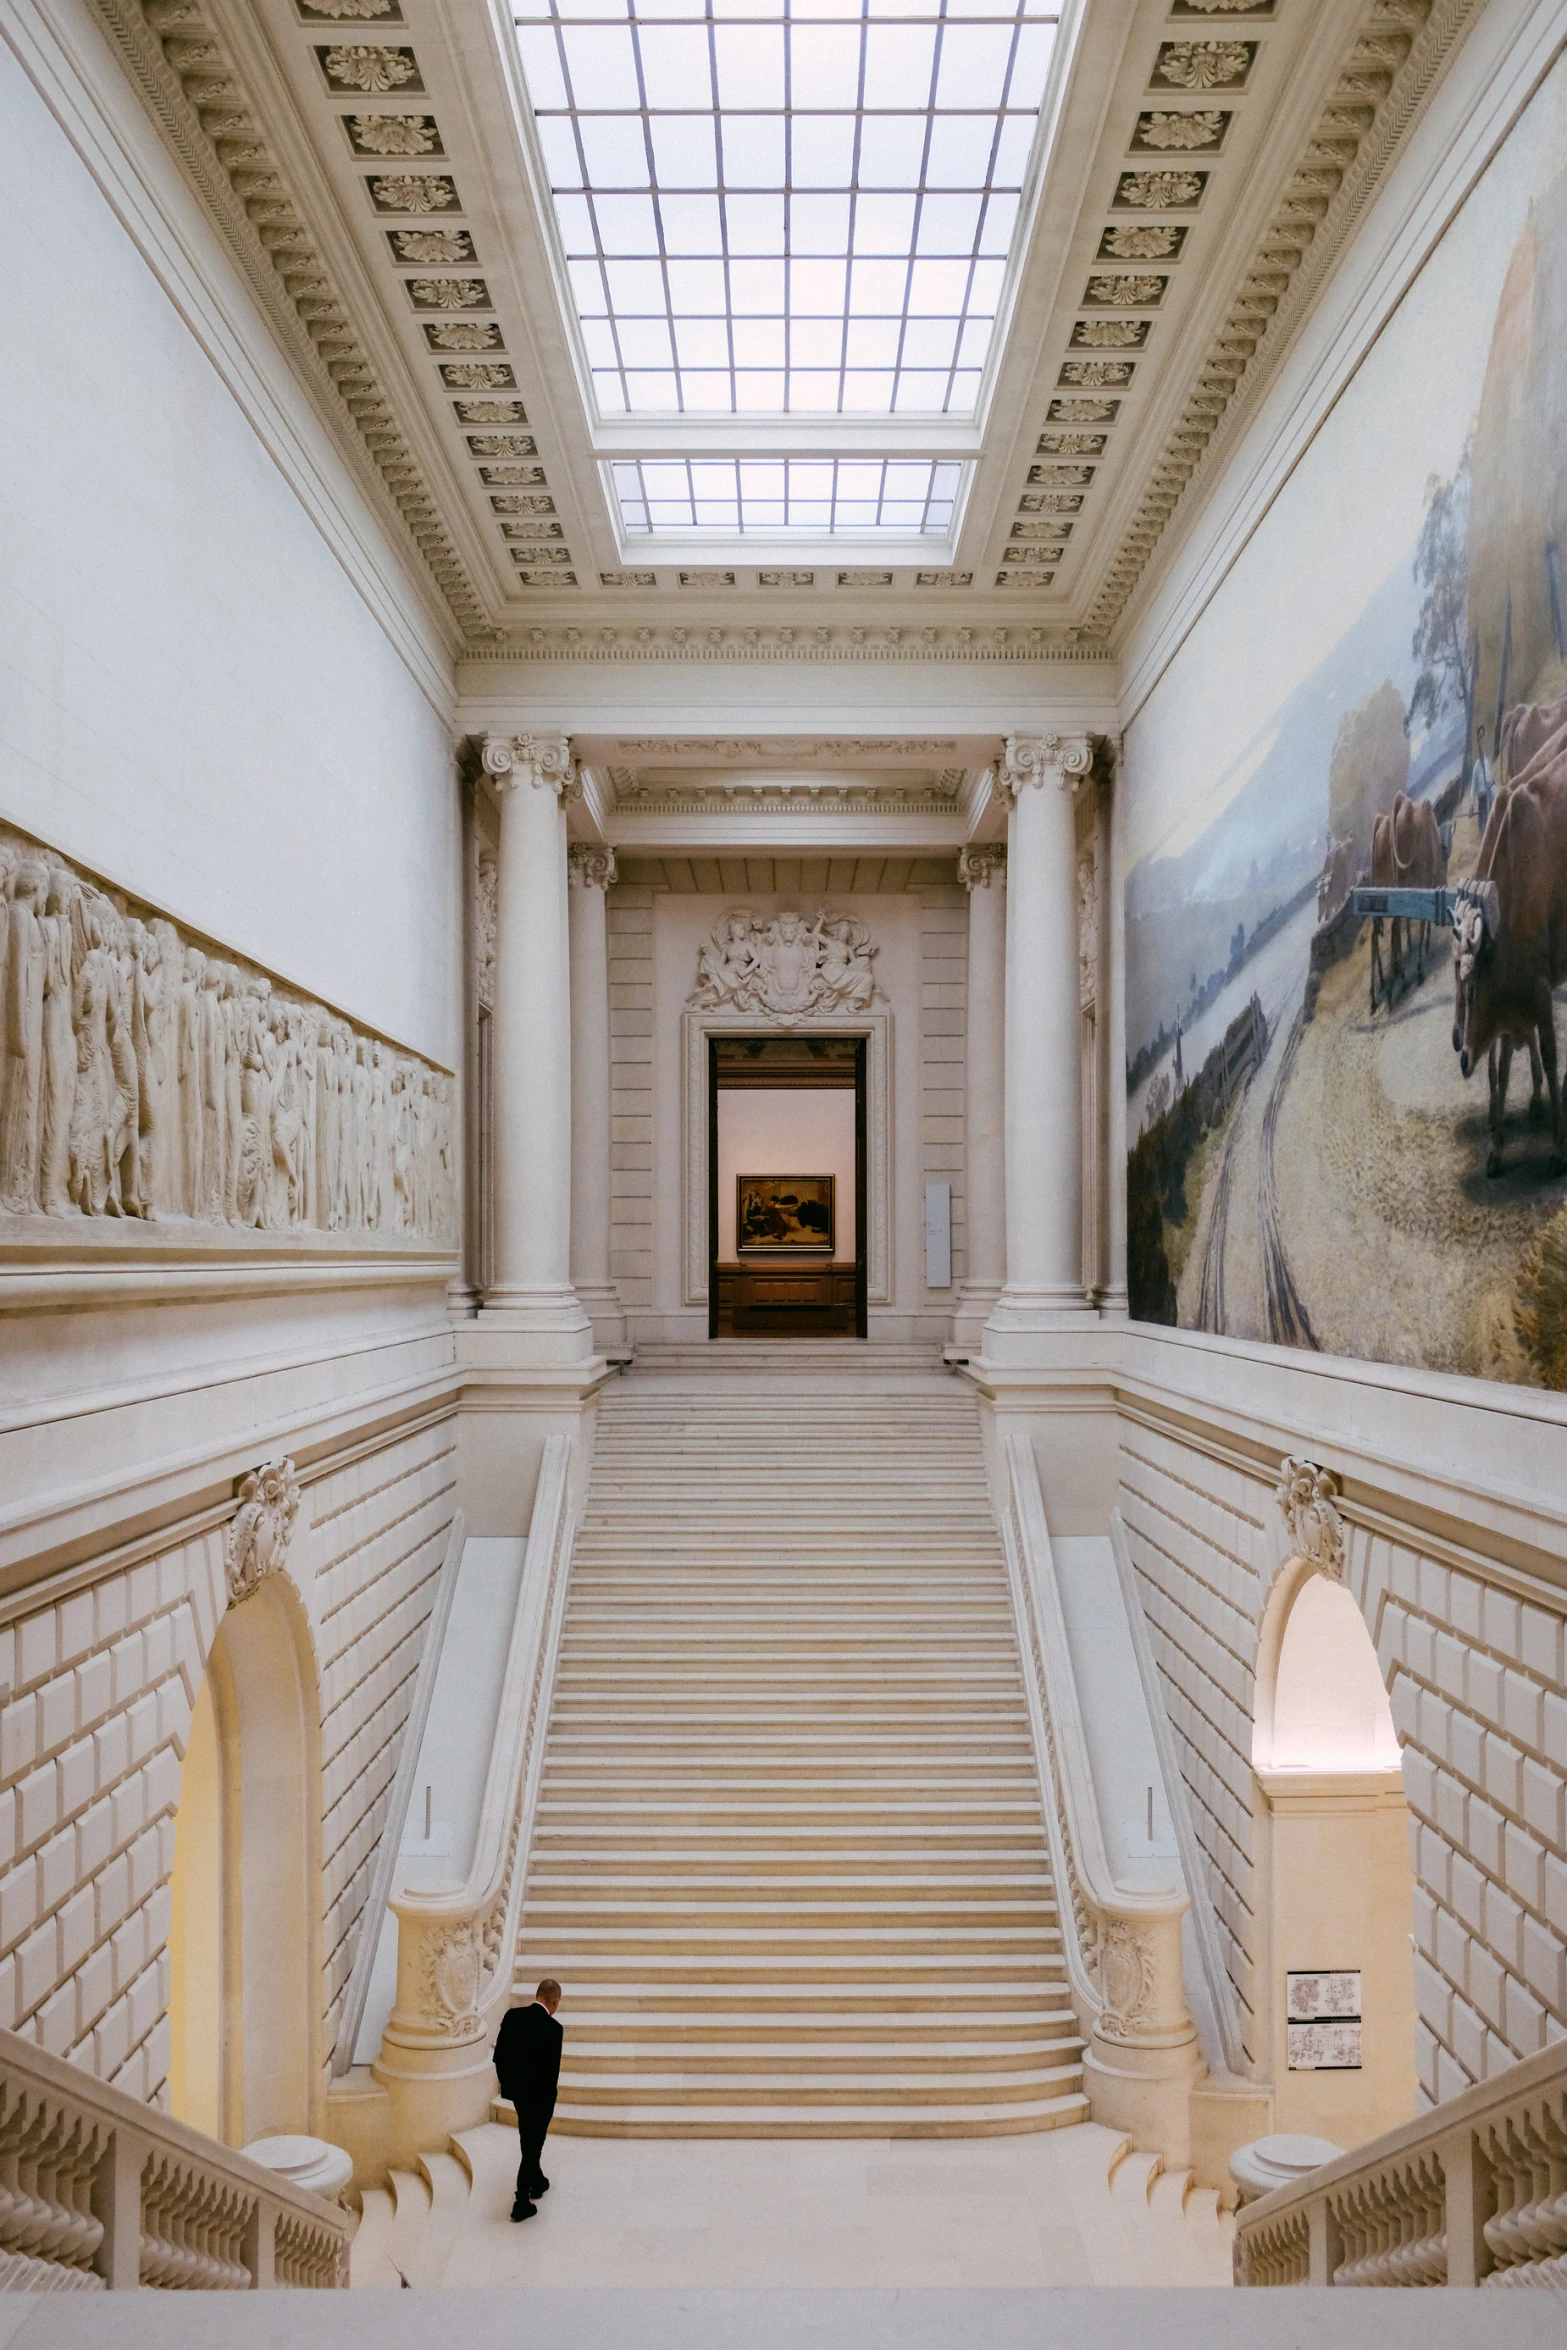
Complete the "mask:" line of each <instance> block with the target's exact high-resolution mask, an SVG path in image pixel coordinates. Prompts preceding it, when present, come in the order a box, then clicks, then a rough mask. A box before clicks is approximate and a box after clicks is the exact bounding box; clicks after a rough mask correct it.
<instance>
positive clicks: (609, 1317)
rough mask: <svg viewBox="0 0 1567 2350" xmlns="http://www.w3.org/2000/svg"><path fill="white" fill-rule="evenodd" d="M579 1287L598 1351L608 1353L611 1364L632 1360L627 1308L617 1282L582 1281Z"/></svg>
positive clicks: (598, 1352) (595, 1350) (584, 1310)
mask: <svg viewBox="0 0 1567 2350" xmlns="http://www.w3.org/2000/svg"><path fill="white" fill-rule="evenodd" d="M576 1286H577V1296H578V1297H579V1299H580V1300H581V1302H582V1310H583V1312H584V1313H585V1314H586V1315H587V1317H588V1320H589V1322H590V1323H591V1324H592V1326H593V1350H594V1352H595V1354H601V1355H606V1356H607V1357H608V1358H609V1360H610V1361H611V1362H612V1363H629V1362H630V1360H631V1356H632V1346H631V1341H630V1339H629V1338H628V1337H627V1336H626V1309H625V1307H624V1306H623V1305H622V1304H621V1302H620V1292H619V1290H618V1289H617V1288H616V1287H615V1284H614V1282H613V1281H579V1282H578V1283H577V1285H576Z"/></svg>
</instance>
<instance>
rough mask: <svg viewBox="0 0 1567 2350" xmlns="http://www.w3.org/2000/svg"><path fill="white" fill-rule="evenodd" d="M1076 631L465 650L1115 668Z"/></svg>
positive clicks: (836, 634)
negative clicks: (1043, 663) (1049, 663)
mask: <svg viewBox="0 0 1567 2350" xmlns="http://www.w3.org/2000/svg"><path fill="white" fill-rule="evenodd" d="M1078 640H1079V631H1078V630H1077V629H1075V628H1068V629H1053V630H1052V629H1044V628H1026V629H1017V628H1006V627H996V628H968V627H963V628H925V629H921V630H920V631H919V632H918V634H917V635H915V634H913V633H912V632H911V631H909V630H907V629H898V628H894V629H887V630H883V631H882V632H881V633H880V634H879V635H878V634H876V633H875V632H873V631H872V630H870V629H868V628H832V629H828V628H817V629H812V630H811V631H810V632H809V633H808V634H807V633H806V632H804V631H800V632H796V631H795V630H793V629H765V630H764V629H756V628H701V629H687V628H667V627H666V628H648V627H632V628H579V627H571V626H568V627H562V628H530V629H529V630H528V632H527V635H526V638H523V637H518V638H516V639H514V640H511V641H507V642H494V643H491V644H488V645H468V646H465V647H464V648H463V656H462V657H463V659H464V661H465V662H466V661H519V660H522V661H659V662H668V661H735V662H742V661H912V662H920V661H1005V662H1027V661H1072V662H1080V661H1084V662H1091V663H1094V664H1099V665H1108V664H1110V663H1111V662H1112V661H1113V660H1114V658H1115V656H1114V655H1113V654H1112V653H1111V651H1110V650H1109V648H1108V646H1106V645H1104V644H1088V643H1083V642H1079V641H1078Z"/></svg>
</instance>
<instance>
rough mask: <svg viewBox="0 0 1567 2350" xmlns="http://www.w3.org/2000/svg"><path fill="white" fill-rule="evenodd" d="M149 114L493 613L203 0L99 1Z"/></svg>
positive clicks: (414, 513)
mask: <svg viewBox="0 0 1567 2350" xmlns="http://www.w3.org/2000/svg"><path fill="white" fill-rule="evenodd" d="M95 6H96V8H97V12H98V15H99V17H100V19H101V21H102V22H103V24H104V25H105V26H106V28H107V30H108V32H109V35H110V37H111V39H112V41H113V43H114V45H115V47H116V48H117V50H118V51H119V54H120V56H121V59H122V60H123V62H124V64H125V66H126V68H127V71H128V73H129V76H130V79H131V82H132V84H133V86H134V87H135V89H136V91H137V93H138V95H139V96H140V98H141V101H142V104H143V105H144V106H145V108H146V109H147V112H148V114H149V115H150V116H151V118H152V120H153V122H154V123H155V125H156V126H157V128H158V130H159V131H160V133H161V134H162V136H163V138H164V139H165V141H166V142H167V144H168V145H169V146H170V147H171V148H172V150H173V152H174V154H175V155H176V156H177V157H178V159H179V161H180V162H181V163H182V164H183V166H184V168H185V170H186V172H187V174H188V175H189V177H190V178H191V180H192V181H193V182H194V184H195V186H196V189H197V192H198V194H199V195H200V196H201V198H202V201H203V203H204V205H205V207H206V209H207V212H208V214H209V215H210V217H211V218H212V220H213V221H214V223H215V224H216V226H217V228H218V230H219V232H220V234H221V235H222V237H223V238H224V241H225V242H226V244H227V245H228V247H229V250H230V253H231V254H232V256H233V258H234V259H235V261H236V262H237V263H238V265H239V269H240V272H241V275H242V276H243V277H244V279H245V282H246V284H247V285H248V286H249V287H250V289H251V291H252V293H253V294H254V295H255V296H256V297H257V299H258V301H259V302H260V304H261V307H262V310H263V312H264V313H265V315H266V317H267V319H268V321H269V323H270V324H271V326H272V327H273V329H274V331H275V333H276V334H277V337H278V340H279V342H280V343H281V345H282V347H283V350H284V351H285V352H286V353H287V354H288V356H289V358H290V359H291V360H292V361H293V363H294V365H295V366H296V367H297V368H298V369H299V371H300V372H301V374H302V375H303V376H304V378H305V380H306V381H307V382H308V383H309V384H310V385H311V387H312V389H313V390H314V392H315V393H316V394H317V400H318V405H319V407H320V408H321V411H322V413H323V415H324V416H325V418H326V419H327V421H328V422H329V424H330V425H331V426H332V427H333V429H334V431H335V434H336V437H337V439H338V441H339V443H340V444H341V446H342V447H343V449H344V453H345V455H346V456H347V457H348V459H349V461H350V464H351V465H352V467H353V470H354V473H355V475H356V476H357V477H358V478H359V479H360V480H361V481H362V482H364V483H365V484H366V486H367V487H368V488H369V489H370V490H371V494H372V496H373V497H374V498H375V502H376V504H377V505H378V506H379V507H380V508H381V509H382V511H383V513H384V514H385V515H386V516H387V518H388V519H389V520H391V521H392V522H393V524H394V527H395V525H396V523H398V522H400V523H401V524H402V526H403V527H404V528H405V529H406V530H407V531H408V532H409V533H410V534H411V536H412V538H413V541H414V544H415V546H416V548H417V550H418V553H419V555H420V557H421V558H422V559H423V562H424V564H425V566H426V567H427V569H428V571H429V573H430V575H431V577H432V578H433V580H434V581H435V584H436V586H437V588H438V589H439V591H440V594H441V596H442V599H443V600H444V602H445V603H446V605H447V607H448V609H449V610H450V611H451V613H452V615H453V618H454V619H455V620H456V622H457V624H458V626H459V628H460V629H461V630H462V631H463V633H464V635H465V636H470V637H472V636H487V635H489V634H491V633H492V624H491V621H490V618H489V615H488V613H487V612H486V610H485V607H484V605H483V603H482V601H481V599H480V597H479V595H478V593H477V591H476V589H475V588H474V585H473V582H472V580H471V579H470V577H469V575H468V573H467V571H466V569H465V568H464V566H463V564H462V562H461V560H460V559H459V557H458V555H457V552H456V549H455V547H454V545H453V542H452V539H451V537H450V535H449V533H448V531H447V530H446V528H445V526H444V524H443V523H442V521H441V517H440V510H439V507H438V505H437V502H436V499H435V497H434V496H433V494H432V492H431V489H430V485H429V483H428V482H427V481H426V479H425V476H424V473H423V471H422V469H421V467H420V465H419V462H418V459H417V458H416V457H415V455H414V452H413V449H412V448H411V446H410V444H409V442H408V440H407V438H406V436H405V435H404V434H403V432H402V430H401V429H400V427H399V425H398V422H397V418H396V415H395V413H394V410H393V407H392V403H391V401H390V399H389V398H388V397H387V395H386V393H385V392H384V390H383V389H382V387H381V385H380V383H379V382H378V380H377V377H376V372H375V369H374V367H373V365H372V363H371V360H370V358H369V355H368V353H367V352H366V350H365V347H364V345H363V343H362V341H361V339H360V338H359V336H358V335H357V334H356V333H355V331H354V328H353V325H352V322H351V319H350V316H349V311H348V306H347V303H346V300H345V298H344V296H343V293H342V291H341V288H340V287H339V286H338V285H337V284H336V282H335V281H334V279H333V277H332V275H331V273H330V271H329V269H328V267H327V264H326V261H325V259H324V257H323V254H322V251H321V246H320V241H319V239H318V238H317V237H316V235H315V234H314V233H313V231H312V230H311V228H310V226H309V224H308V222H307V221H306V219H305V217H304V215H303V213H302V211H301V208H300V204H299V199H298V194H297V191H296V190H295V189H294V188H293V187H292V186H290V185H289V183H288V182H287V181H286V179H285V177H284V174H283V171H282V169H281V167H280V165H279V163H278V160H277V157H276V155H275V153H274V152H273V149H272V147H271V145H270V144H269V143H268V140H267V135H266V132H265V130H264V128H263V125H262V122H261V119H260V114H259V110H258V108H257V106H256V104H255V102H254V99H253V96H252V94H251V92H250V91H249V90H247V88H246V87H245V85H244V83H243V81H242V80H241V77H240V75H239V73H238V72H237V71H236V69H235V66H234V62H233V60H232V58H231V57H230V56H229V54H228V52H227V50H226V49H225V48H224V46H223V44H222V42H221V41H220V39H219V37H218V33H217V31H216V29H215V27H214V26H213V24H212V21H211V18H210V16H209V15H208V14H207V12H206V10H205V8H204V5H203V0H146V5H145V7H144V8H138V7H137V6H136V5H135V4H134V0H95Z"/></svg>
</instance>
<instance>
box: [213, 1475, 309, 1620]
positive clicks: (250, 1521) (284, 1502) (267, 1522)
mask: <svg viewBox="0 0 1567 2350" xmlns="http://www.w3.org/2000/svg"><path fill="white" fill-rule="evenodd" d="M238 1499H239V1508H238V1509H237V1510H236V1511H235V1513H234V1515H233V1517H232V1518H231V1519H230V1520H229V1523H228V1527H227V1530H226V1532H225V1533H224V1536H223V1565H224V1569H225V1571H226V1573H227V1576H228V1587H229V1603H230V1605H231V1606H235V1605H237V1604H238V1602H239V1601H240V1600H242V1599H248V1598H249V1597H250V1595H251V1593H252V1592H253V1591H255V1590H257V1589H258V1588H259V1586H260V1585H261V1583H262V1582H263V1580H264V1579H265V1577H267V1576H268V1575H275V1574H277V1573H278V1572H279V1571H280V1570H281V1569H282V1567H283V1566H284V1565H285V1564H286V1563H287V1559H288V1543H289V1536H290V1535H291V1534H292V1533H293V1531H294V1520H295V1519H296V1518H297V1517H298V1515H299V1478H298V1475H297V1473H296V1471H295V1468H294V1464H293V1462H292V1461H291V1460H281V1461H264V1462H263V1463H262V1465H261V1467H260V1468H259V1469H252V1470H251V1472H250V1474H249V1475H248V1476H247V1477H243V1478H241V1480H240V1487H239V1495H238Z"/></svg>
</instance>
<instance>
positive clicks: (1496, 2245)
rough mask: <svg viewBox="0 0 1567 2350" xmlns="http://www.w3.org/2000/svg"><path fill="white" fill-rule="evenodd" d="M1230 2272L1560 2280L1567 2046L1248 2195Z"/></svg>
mask: <svg viewBox="0 0 1567 2350" xmlns="http://www.w3.org/2000/svg"><path fill="white" fill-rule="evenodd" d="M1235 2279H1236V2282H1237V2284H1242V2285H1307V2284H1310V2285H1483V2286H1510V2287H1517V2286H1524V2287H1530V2286H1534V2287H1541V2286H1544V2287H1553V2288H1555V2289H1556V2290H1557V2291H1559V2292H1561V2291H1567V2043H1563V2042H1558V2043H1557V2044H1556V2045H1555V2046H1553V2047H1550V2048H1546V2049H1542V2050H1541V2052H1540V2054H1539V2055H1538V2056H1531V2057H1528V2058H1526V2059H1525V2061H1524V2062H1523V2063H1522V2064H1517V2065H1513V2066H1511V2067H1510V2068H1509V2070H1508V2071H1506V2072H1505V2073H1499V2074H1497V2075H1496V2077H1495V2078H1494V2079H1492V2080H1489V2081H1482V2082H1480V2083H1478V2084H1477V2086H1476V2087H1475V2088H1473V2089H1466V2090H1465V2092H1464V2094H1463V2095H1462V2096H1461V2097H1454V2098H1451V2099H1450V2100H1449V2101H1448V2103H1447V2104H1445V2105H1439V2106H1436V2107H1434V2108H1433V2109H1432V2110H1431V2111H1430V2112H1429V2113H1425V2114H1422V2115H1420V2116H1419V2117H1418V2119H1416V2120H1415V2121H1412V2122H1405V2123H1404V2124H1403V2125H1402V2126H1401V2127H1400V2128H1399V2129H1396V2130H1389V2131H1388V2132H1387V2134H1386V2135H1385V2136H1384V2137H1381V2138H1377V2139H1374V2140H1373V2141H1372V2143H1371V2144H1370V2145H1369V2146H1362V2147H1359V2148H1357V2149H1356V2151H1355V2152H1353V2153H1351V2154H1345V2155H1341V2156H1340V2157H1339V2159H1338V2160H1337V2161H1336V2162H1329V2163H1324V2164H1323V2166H1322V2168H1321V2169H1320V2170H1315V2171H1312V2172H1310V2173H1309V2174H1308V2175H1307V2176H1306V2177H1305V2178H1304V2179H1302V2180H1301V2181H1300V2182H1299V2184H1298V2185H1294V2186H1289V2187H1279V2188H1276V2189H1275V2190H1274V2192H1273V2193H1272V2194H1271V2195H1264V2196H1263V2197H1262V2198H1261V2199H1260V2200H1259V2201H1258V2202H1256V2203H1250V2204H1246V2205H1244V2206H1243V2207H1242V2209H1241V2212H1240V2215H1239V2219H1238V2221H1237V2225H1236V2237H1235Z"/></svg>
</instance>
